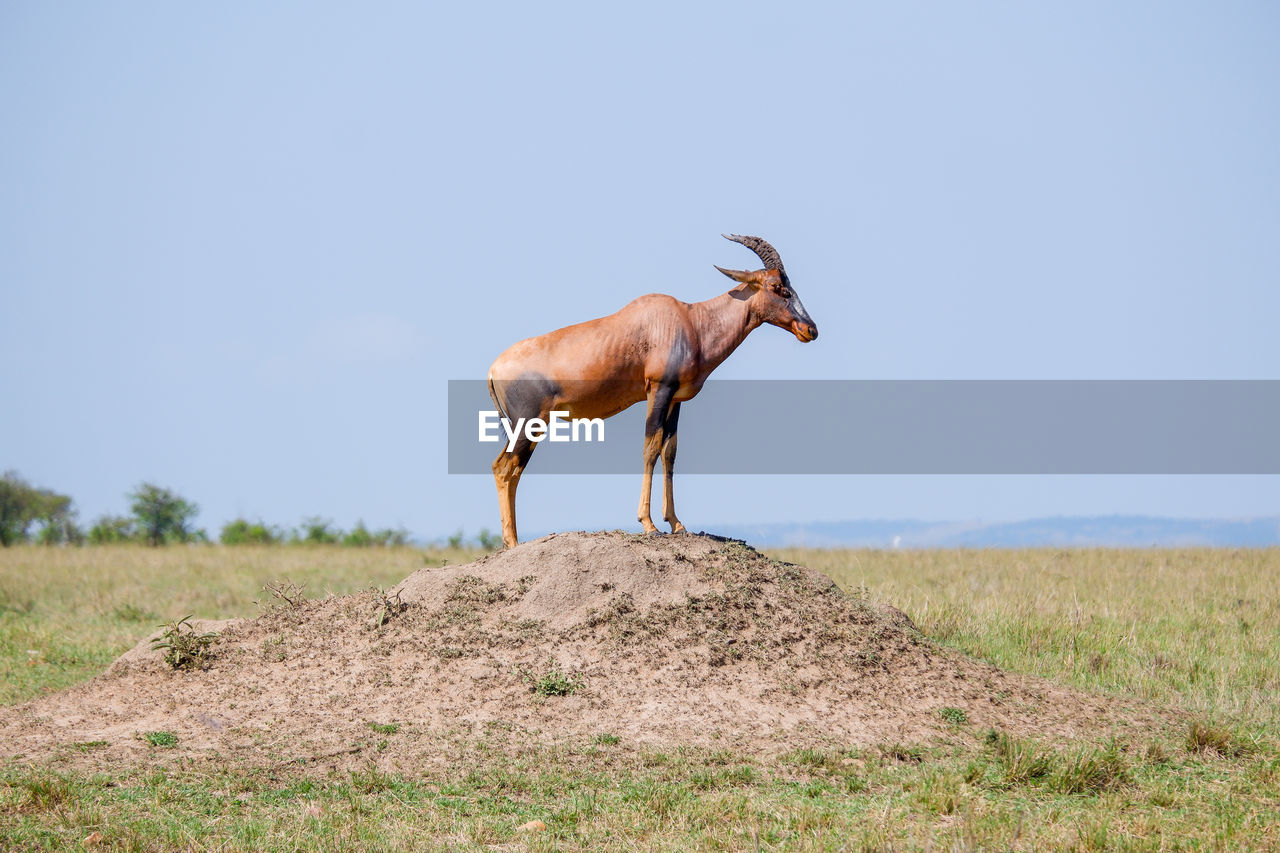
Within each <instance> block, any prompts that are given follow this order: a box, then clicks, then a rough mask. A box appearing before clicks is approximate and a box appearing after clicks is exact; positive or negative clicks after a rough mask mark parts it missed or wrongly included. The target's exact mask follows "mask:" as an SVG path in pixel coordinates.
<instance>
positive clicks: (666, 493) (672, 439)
mask: <svg viewBox="0 0 1280 853" xmlns="http://www.w3.org/2000/svg"><path fill="white" fill-rule="evenodd" d="M679 422H680V404H679V403H676V404H674V405H673V406H672V407H671V412H670V413H669V414H668V415H667V419H666V422H665V423H663V425H662V517H663V518H664V519H666V521H667V523H668V524H670V525H671V532H672V533H684V525H683V524H681V523H680V519H678V518H676V499H675V493H674V491H673V489H672V479H673V476H674V475H675V472H676V427H677V425H678V424H679Z"/></svg>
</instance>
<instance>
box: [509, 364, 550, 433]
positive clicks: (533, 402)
mask: <svg viewBox="0 0 1280 853" xmlns="http://www.w3.org/2000/svg"><path fill="white" fill-rule="evenodd" d="M497 392H498V398H499V402H500V403H501V406H502V409H503V412H502V413H503V414H504V415H506V417H507V418H508V419H509V420H510V421H511V425H512V426H515V423H516V421H518V420H520V419H521V418H526V419H528V418H540V417H542V413H543V411H544V410H546V409H549V407H550V405H551V401H552V400H554V399H555V398H556V397H557V396H559V394H560V385H559V383H557V382H556V381H555V380H554V379H549V378H547V377H546V376H543V375H542V374H541V373H537V372H534V371H526V372H525V373H521V374H520V375H519V376H517V377H516V378H515V379H512V380H510V381H509V382H503V383H498V386H497Z"/></svg>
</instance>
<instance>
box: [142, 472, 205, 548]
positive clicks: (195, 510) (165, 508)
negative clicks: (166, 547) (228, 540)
mask: <svg viewBox="0 0 1280 853" xmlns="http://www.w3.org/2000/svg"><path fill="white" fill-rule="evenodd" d="M129 499H130V501H131V503H130V506H129V508H130V509H131V510H132V511H133V517H134V519H136V521H137V530H138V536H139V538H141V539H142V540H143V541H144V542H146V543H147V544H148V545H151V546H152V547H155V546H157V545H161V544H163V543H165V542H175V541H176V542H190V541H191V540H192V539H197V540H199V539H201V538H204V539H207V538H208V536H203V537H201V536H200V535H199V532H198V531H196V530H194V529H193V528H192V526H191V520H192V519H194V518H195V517H196V515H198V514H199V512H200V507H198V506H197V505H196V504H193V503H191V502H189V501H187V500H185V499H183V498H181V497H179V496H178V495H176V494H174V493H173V492H171V491H169V490H168V489H164V488H161V487H160V486H157V485H154V484H152V483H142V484H140V485H139V486H138V487H137V488H136V489H134V490H133V491H132V492H130V493H129Z"/></svg>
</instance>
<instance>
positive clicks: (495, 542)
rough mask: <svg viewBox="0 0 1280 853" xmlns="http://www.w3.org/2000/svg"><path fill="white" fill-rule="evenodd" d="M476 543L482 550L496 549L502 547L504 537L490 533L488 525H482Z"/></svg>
mask: <svg viewBox="0 0 1280 853" xmlns="http://www.w3.org/2000/svg"><path fill="white" fill-rule="evenodd" d="M476 544H477V545H479V546H480V548H481V549H482V550H485V551H496V550H498V549H499V548H501V547H502V537H501V536H499V535H498V534H496V533H490V532H489V528H487V527H481V528H480V532H479V533H477V534H476Z"/></svg>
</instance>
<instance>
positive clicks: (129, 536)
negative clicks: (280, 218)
mask: <svg viewBox="0 0 1280 853" xmlns="http://www.w3.org/2000/svg"><path fill="white" fill-rule="evenodd" d="M135 536H136V531H135V529H134V526H133V519H132V518H125V517H124V516H120V515H104V516H101V517H100V518H99V519H98V520H97V521H95V522H94V523H93V526H92V527H90V528H89V542H90V543H91V544H94V545H110V544H114V543H117V542H130V541H132V540H133V539H134V538H135Z"/></svg>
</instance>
